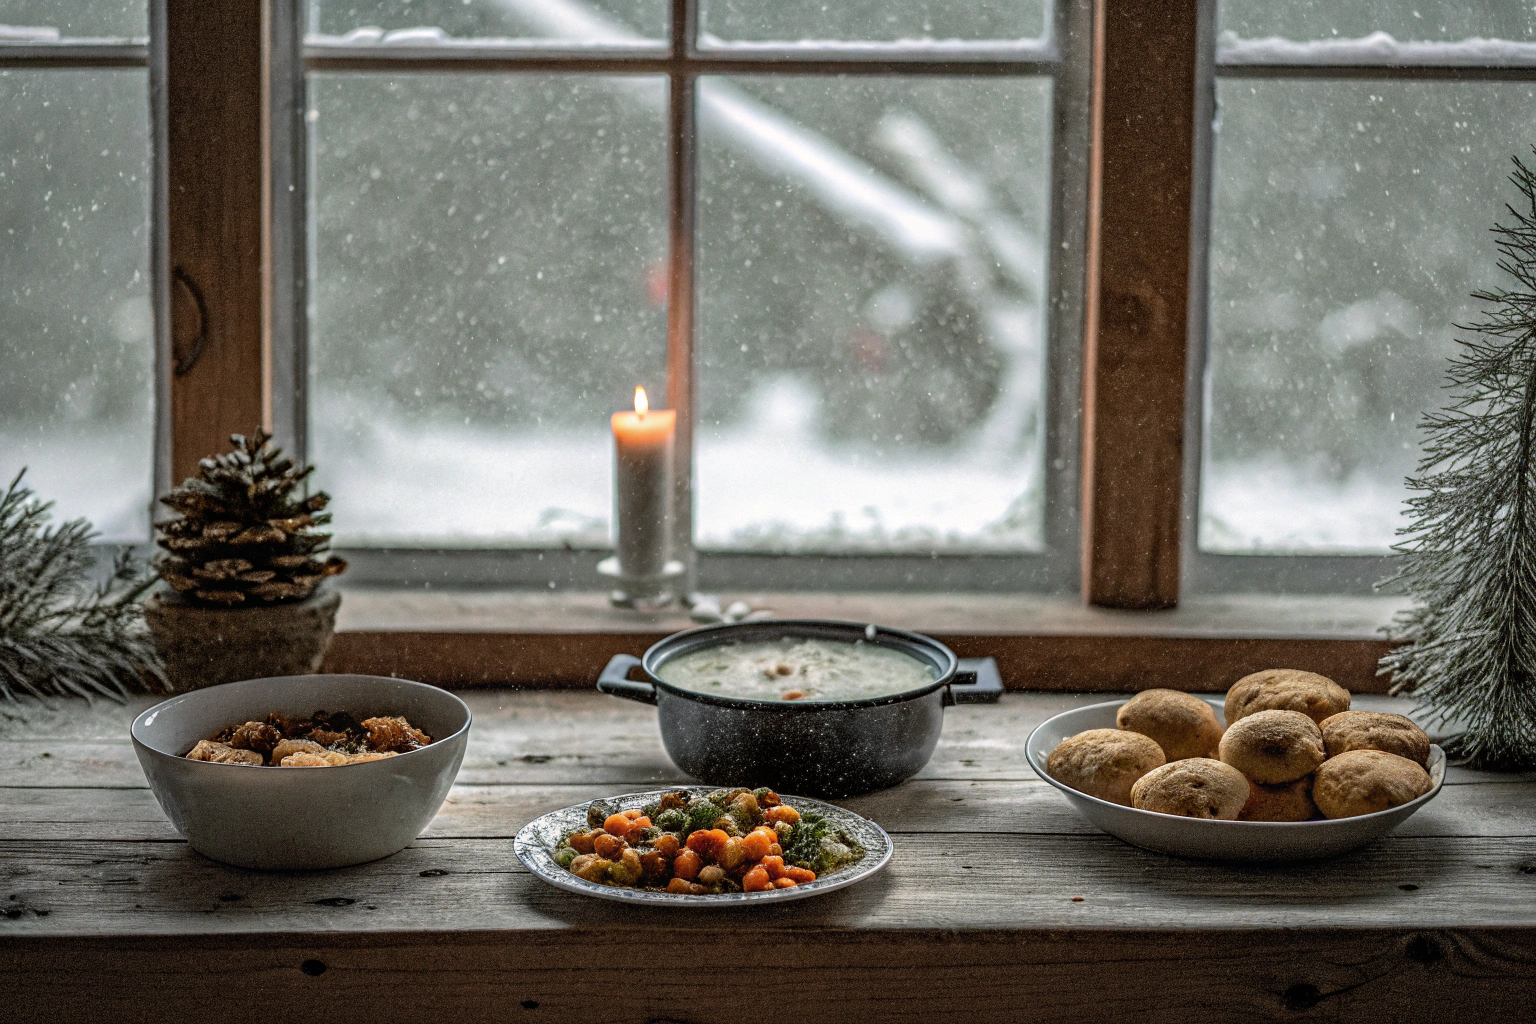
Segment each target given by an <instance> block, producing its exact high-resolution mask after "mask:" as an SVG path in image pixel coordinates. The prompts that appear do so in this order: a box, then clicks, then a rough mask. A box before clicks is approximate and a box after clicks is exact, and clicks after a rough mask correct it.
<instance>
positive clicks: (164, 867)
mask: <svg viewBox="0 0 1536 1024" xmlns="http://www.w3.org/2000/svg"><path fill="white" fill-rule="evenodd" d="M464 696H465V698H466V699H467V700H468V701H469V703H470V705H471V707H472V708H473V709H474V713H475V726H474V732H473V735H472V737H471V740H470V746H469V752H468V755H467V757H466V759H465V762H464V768H463V771H462V773H461V774H460V776H459V784H458V785H457V786H456V787H455V788H454V790H453V792H452V794H451V795H450V796H449V798H448V802H447V804H446V806H444V808H443V810H442V813H440V814H439V815H438V816H437V818H436V820H435V821H433V823H432V825H431V827H430V828H429V829H428V831H427V832H426V834H425V835H423V836H422V837H421V839H419V840H418V841H417V842H416V843H414V844H412V846H411V847H410V848H408V849H407V850H405V851H403V852H402V853H399V854H397V855H395V856H393V857H390V858H387V859H385V860H382V861H379V862H377V863H374V864H368V865H364V866H362V867H357V868H350V869H345V870H339V871H328V872H314V873H293V874H274V873H261V872H255V871H245V870H240V869H236V868H229V867H225V866H223V865H220V864H216V863H213V862H211V861H209V860H206V859H204V858H203V857H201V856H199V855H198V854H195V853H193V852H192V851H191V850H189V849H188V848H187V847H186V845H185V844H184V843H182V842H181V841H180V840H179V839H178V837H177V836H176V834H175V832H174V831H173V830H172V829H171V827H170V825H169V823H168V822H167V821H166V820H165V818H164V816H163V815H162V814H161V813H160V809H159V807H158V806H157V805H156V803H155V800H154V797H153V796H152V795H151V793H150V792H149V790H148V789H147V788H146V786H145V780H144V776H143V774H142V772H141V771H140V770H139V766H138V763H137V761H136V760H135V758H134V754H133V750H132V748H131V747H130V745H129V743H128V738H127V723H128V722H129V720H130V719H131V716H132V714H133V713H134V712H135V711H137V710H138V709H139V708H140V707H142V706H143V704H142V703H141V704H140V705H139V706H138V707H129V708H122V707H117V706H112V705H107V706H100V705H98V706H97V707H96V708H94V709H91V710H85V709H84V708H83V706H70V707H64V708H61V709H59V710H57V711H48V710H46V709H42V708H38V707H29V708H27V709H25V711H24V713H22V714H21V715H20V716H18V715H17V712H16V711H15V710H14V709H10V710H7V709H4V708H0V872H3V878H4V881H3V883H0V1019H3V1020H6V1021H23V1020H111V1021H114V1022H129V1021H167V1020H187V1019H193V1016H194V1014H197V1015H199V1018H200V1019H209V1020H257V1019H260V1020H262V1021H273V1020H286V1019H290V1018H292V1019H307V1018H315V1017H319V1016H323V1017H325V1018H330V1019H334V1018H336V1017H338V1016H339V1015H344V1016H347V1017H361V1018H365V1019H368V1020H396V1019H406V1018H407V1017H419V1018H421V1019H429V1020H444V1021H481V1020H485V1021H508V1020H527V1021H530V1022H532V1021H538V1020H559V1021H577V1020H592V1021H598V1020H601V1021H634V1022H641V1021H651V1022H659V1021H713V1020H731V1021H736V1020H739V1019H742V1018H743V1017H749V1016H754V1015H756V1014H758V1013H765V1014H768V1015H769V1017H770V1018H771V1019H775V1020H785V1019H792V1020H812V1021H814V1020H822V1019H827V1020H858V1021H878V1020H916V1019H922V1020H925V1021H928V1022H933V1021H948V1020H967V1021H978V1022H979V1021H990V1020H999V1021H1022V1020H1036V1019H1040V1020H1046V1019H1051V1020H1056V1019H1106V1020H1110V1019H1114V1020H1123V1019H1131V1018H1135V1019H1137V1020H1169V1021H1172V1020H1192V1019H1201V1018H1210V1019H1246V1018H1252V1019H1269V1018H1275V1019H1298V1020H1309V1019H1326V1020H1337V1019H1359V1020H1394V1021H1408V1020H1425V1021H1437V1022H1445V1021H1451V1020H1460V1019H1471V1018H1469V1017H1468V1016H1467V1015H1468V1014H1472V1017H1475V1018H1477V1019H1480V1020H1490V1019H1500V1018H1504V1019H1527V1020H1528V1019H1530V1016H1529V1014H1530V1012H1531V1011H1530V1006H1531V1005H1532V998H1533V996H1536V787H1533V785H1532V783H1531V781H1530V780H1529V779H1525V778H1510V777H1506V776H1490V775H1480V774H1475V773H1471V772H1467V771H1463V770H1459V769H1452V770H1451V772H1450V773H1449V774H1448V776H1447V782H1448V785H1447V786H1446V787H1445V790H1444V792H1443V793H1442V794H1441V795H1440V797H1438V798H1437V799H1436V800H1435V801H1433V802H1432V803H1431V804H1430V805H1429V806H1428V807H1426V808H1425V809H1424V810H1423V811H1420V812H1419V813H1418V814H1417V815H1416V816H1414V817H1413V818H1412V819H1410V820H1409V821H1408V822H1407V824H1406V825H1404V826H1403V827H1402V828H1401V829H1399V830H1398V832H1397V833H1395V834H1394V835H1392V836H1391V837H1389V838H1388V839H1386V840H1384V841H1382V842H1380V843H1377V844H1376V845H1374V846H1372V847H1369V848H1367V849H1364V850H1361V851H1359V852H1356V853H1354V854H1351V855H1347V856H1344V857H1341V858H1338V859H1336V860H1332V861H1327V862H1323V863H1319V864H1313V865H1287V866H1256V867H1240V866H1239V867H1234V866H1225V865H1218V864H1206V863H1198V862H1192V861H1184V860H1177V859H1173V858H1169V857H1164V856H1160V855H1157V854H1152V853H1148V852H1145V851H1143V850H1139V849H1136V848H1134V847H1131V846H1127V845H1125V844H1123V843H1121V842H1119V841H1118V840H1115V839H1113V838H1111V837H1109V836H1106V835H1103V834H1101V833H1098V832H1096V831H1094V830H1093V829H1092V828H1090V827H1089V826H1088V825H1087V824H1085V823H1084V822H1083V821H1082V820H1080V819H1079V818H1078V817H1077V816H1076V815H1075V814H1074V813H1073V812H1072V811H1071V809H1070V808H1069V807H1068V806H1067V805H1066V803H1065V802H1064V801H1063V800H1062V799H1061V798H1060V796H1059V795H1058V794H1056V793H1055V792H1054V791H1053V790H1051V789H1050V788H1049V787H1047V786H1046V785H1044V784H1043V783H1041V782H1040V781H1039V780H1038V779H1037V778H1036V777H1035V776H1034V774H1033V773H1032V772H1031V771H1030V769H1029V767H1028V765H1027V763H1026V762H1025V759H1024V752H1023V746H1024V738H1025V736H1027V735H1028V732H1029V730H1030V729H1031V728H1033V726H1034V725H1036V724H1037V723H1039V722H1040V721H1042V720H1044V719H1045V718H1046V717H1048V716H1050V715H1051V714H1054V713H1056V712H1058V711H1060V710H1063V709H1065V708H1068V707H1071V706H1075V705H1077V704H1082V703H1091V702H1093V701H1097V700H1102V699H1103V695H1091V696H1081V695H1071V694H1050V695H1046V694H1024V693H1010V694H1007V695H1005V696H1004V698H1003V700H1002V702H1001V703H1000V704H998V705H992V706H987V705H982V706H970V707H959V708H952V709H950V710H949V712H948V716H949V717H948V720H947V722H946V725H945V728H944V735H943V739H942V740H941V742H940V745H939V749H938V752H937V753H936V754H935V756H934V758H933V761H932V762H931V763H930V764H929V765H928V767H927V768H926V769H925V770H924V771H923V772H922V773H921V775H920V776H919V777H918V778H917V779H915V780H913V781H911V782H908V783H907V784H905V785H903V786H901V787H899V788H897V789H895V790H891V791H888V792H885V793H878V794H875V795H872V796H867V797H862V798H858V799H853V800H848V801H846V803H847V804H848V806H850V807H852V808H854V809H855V810H857V811H858V812H859V813H861V814H864V815H867V816H869V817H871V818H873V819H875V820H876V821H879V822H880V823H881V824H883V825H884V826H885V827H886V828H887V829H888V830H889V831H890V832H891V834H892V836H893V837H894V839H895V842H896V856H895V859H894V861H893V862H892V864H891V866H890V867H889V868H888V869H887V870H886V871H885V872H883V873H882V874H881V875H878V876H876V877H875V878H874V879H871V880H870V881H868V882H865V883H863V884H861V885H858V886H855V887H853V888H851V889H846V890H843V891H840V892H835V893H831V894H828V895H826V896H823V897H819V898H817V899H814V900H809V901H805V902H798V903H791V904H787V905H782V906H777V907H762V908H754V909H744V910H726V911H695V912H665V911H661V910H652V909H642V910H637V909H634V908H629V907H624V906H620V905H616V904H609V903H604V902H600V901H597V900H592V899H586V898H583V897H580V896H575V895H571V894H568V893H564V892H560V891H557V890H555V889H552V888H550V887H549V886H546V885H544V884H543V883H541V882H539V881H538V880H537V879H534V878H533V877H531V876H530V875H529V874H528V873H527V872H525V871H524V870H523V868H522V866H521V865H520V864H519V863H518V862H517V860H516V859H515V858H514V857H513V855H512V844H511V842H510V840H511V837H512V836H513V835H514V834H515V833H516V831H517V829H518V828H519V827H520V826H521V825H522V824H523V823H524V822H525V821H527V820H528V819H529V818H531V817H534V816H535V815H538V814H540V813H542V812H544V811H547V810H551V809H554V808H557V807H562V806H565V805H567V804H571V803H575V802H577V801H580V800H585V799H588V798H591V797H596V796H602V795H611V794H615V793H621V792H625V791H629V790H633V789H640V788H645V787H649V786H653V785H655V784H658V783H665V782H672V781H683V780H682V779H681V777H680V776H679V775H678V774H677V771H676V769H674V768H673V767H672V765H671V763H670V762H669V761H668V760H667V758H666V756H665V754H664V753H663V752H662V749H661V745H660V742H659V739H658V736H657V732H656V724H655V718H654V712H653V711H651V710H650V709H648V708H644V707H641V706H639V705H635V704H631V703H628V702H625V701H620V700H613V699H610V698H605V697H600V696H598V695H596V694H590V693H573V692H512V691H497V690H482V691H473V692H468V693H466V694H465V695H464ZM1356 706H1357V707H1367V708H1375V707H1381V708H1387V707H1396V706H1397V705H1396V704H1395V703H1394V702H1393V701H1391V700H1390V699H1388V698H1384V697H1360V698H1357V701H1356ZM324 824H325V823H324V822H316V823H315V825H316V827H317V828H323V827H324Z"/></svg>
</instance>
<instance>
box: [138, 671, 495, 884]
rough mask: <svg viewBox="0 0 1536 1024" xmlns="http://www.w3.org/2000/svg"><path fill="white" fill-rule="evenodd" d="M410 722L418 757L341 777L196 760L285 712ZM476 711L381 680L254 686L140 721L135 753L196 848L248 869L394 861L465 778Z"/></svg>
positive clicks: (185, 700) (318, 678)
mask: <svg viewBox="0 0 1536 1024" xmlns="http://www.w3.org/2000/svg"><path fill="white" fill-rule="evenodd" d="M319 710H324V711H333V712H334V711H346V712H349V713H351V714H352V715H354V716H356V717H357V718H359V719H363V718H370V717H373V716H375V715H404V716H405V717H406V718H408V719H410V722H411V724H412V725H414V726H416V727H417V728H419V729H421V730H423V731H424V732H426V734H427V735H428V736H431V737H432V742H431V743H430V744H428V745H427V746H425V747H422V748H421V749H419V750H412V751H410V752H409V753H405V754H400V755H398V756H396V757H390V758H384V759H383V760H379V761H369V762H365V763H363V764H352V765H344V766H338V767H334V768H267V767H262V768H254V767H250V766H246V765H235V764H214V763H212V762H208V761H188V760H187V759H186V758H185V757H183V756H182V755H184V754H185V753H186V752H187V751H188V750H191V749H192V747H193V746H194V745H195V744H196V743H197V741H198V740H202V739H207V738H209V737H210V736H214V735H216V734H217V733H218V732H219V731H220V730H221V729H223V728H225V727H226V726H229V725H236V724H239V723H241V722H246V721H252V720H256V721H263V720H265V719H266V717H267V715H268V714H270V713H272V712H274V711H280V712H282V713H283V714H286V715H294V716H298V717H303V716H308V715H310V714H313V713H314V712H315V711H319ZM469 723H470V714H469V708H468V706H466V705H465V703H464V702H463V701H462V700H460V699H459V698H457V697H455V696H454V695H453V694H451V693H449V692H448V691H446V690H440V689H438V688H437V687H435V686H427V685H426V684H425V683H413V682H409V681H407V680H404V679H386V678H383V677H381V676H354V675H310V676H279V677H276V678H272V679H248V680H245V681H243V682H238V683H225V684H223V685H222V686H210V687H208V688H207V689H202V690H193V691H192V692H190V693H183V694H179V695H177V696H175V697H172V698H171V699H170V700H167V701H163V702H161V703H159V704H156V705H155V706H154V707H152V708H150V709H149V710H148V711H146V712H144V713H143V714H142V715H140V716H139V717H138V718H136V719H134V721H133V729H132V732H133V748H134V751H135V752H136V753H137V754H138V755H139V764H141V765H142V766H143V767H144V774H145V775H146V776H148V777H149V785H150V788H151V789H153V790H154V792H155V799H156V800H158V801H160V807H161V809H162V810H164V811H165V815H166V817H168V818H170V819H171V824H172V825H175V826H176V831H178V832H180V833H181V834H182V835H183V836H185V837H186V839H187V842H188V843H190V844H191V846H192V848H193V849H194V850H196V851H198V852H199V853H201V854H204V855H205V856H208V857H211V858H213V859H214V860H218V861H223V862H225V863H227V864H235V865H238V866H240V867H246V868H268V869H285V870H303V869H310V868H338V867H344V866H346V865H348V864H361V863H363V862H365V861H370V860H377V859H378V858H380V857H387V856H389V855H390V854H392V853H395V852H398V851H399V850H402V849H404V848H405V847H406V846H408V845H410V843H411V841H412V840H413V839H415V838H416V837H417V836H419V835H420V834H421V831H422V829H424V828H426V826H427V823H428V822H429V821H431V820H432V817H433V815H435V814H436V813H437V811H438V808H440V807H441V806H442V804H443V798H444V797H446V796H447V795H448V789H449V787H450V786H452V785H453V780H454V779H455V778H456V777H457V776H458V774H459V763H460V762H461V761H463V760H464V748H465V745H466V744H467V743H468V740H469Z"/></svg>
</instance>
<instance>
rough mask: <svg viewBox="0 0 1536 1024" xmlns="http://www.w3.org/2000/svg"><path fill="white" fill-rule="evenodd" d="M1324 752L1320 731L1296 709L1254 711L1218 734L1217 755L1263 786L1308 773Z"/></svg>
mask: <svg viewBox="0 0 1536 1024" xmlns="http://www.w3.org/2000/svg"><path fill="white" fill-rule="evenodd" d="M1324 756H1325V754H1324V753H1323V734H1322V731H1321V730H1319V729H1318V727H1317V723H1315V722H1313V721H1312V719H1310V718H1308V717H1307V716H1306V715H1304V714H1302V713H1301V712H1300V711H1257V712H1254V713H1253V714H1251V715H1249V716H1247V717H1246V718H1242V719H1240V720H1238V722H1237V724H1236V725H1230V726H1228V727H1227V731H1226V732H1224V733H1222V736H1221V759H1222V760H1223V761H1225V762H1227V764H1229V765H1231V766H1232V767H1233V768H1236V769H1237V770H1238V771H1240V772H1242V773H1243V774H1244V775H1246V776H1248V778H1249V779H1251V780H1252V781H1254V782H1260V783H1263V784H1264V785H1266V786H1278V785H1281V784H1282V783H1286V782H1295V781H1296V780H1297V779H1299V778H1301V777H1302V776H1303V775H1309V774H1311V773H1312V771H1313V770H1314V769H1316V768H1317V766H1318V765H1320V764H1322V763H1323V758H1324Z"/></svg>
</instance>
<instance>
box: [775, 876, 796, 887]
mask: <svg viewBox="0 0 1536 1024" xmlns="http://www.w3.org/2000/svg"><path fill="white" fill-rule="evenodd" d="M799 884H800V883H799V882H796V881H795V880H794V879H793V878H775V879H774V880H773V887H774V888H775V889H793V888H794V887H795V886H797V885H799Z"/></svg>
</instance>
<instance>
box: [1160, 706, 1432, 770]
mask: <svg viewBox="0 0 1536 1024" xmlns="http://www.w3.org/2000/svg"><path fill="white" fill-rule="evenodd" d="M1322 730H1323V746H1324V747H1325V748H1326V749H1327V751H1328V756H1329V757H1338V756H1339V755H1340V754H1342V753H1344V751H1346V750H1385V751H1386V752H1387V753H1389V754H1396V755H1397V756H1398V757H1406V758H1407V759H1408V760H1410V761H1413V762H1415V763H1416V764H1418V765H1419V767H1421V768H1428V767H1429V735H1428V734H1427V733H1425V732H1424V730H1423V729H1420V728H1419V727H1418V726H1417V725H1414V724H1413V723H1412V722H1411V721H1409V720H1408V719H1406V718H1404V717H1403V716H1402V715H1389V714H1387V713H1386V712H1383V711H1343V712H1340V713H1339V714H1337V715H1333V716H1332V717H1329V718H1325V719H1323V722H1322ZM1154 738H1155V737H1154Z"/></svg>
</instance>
